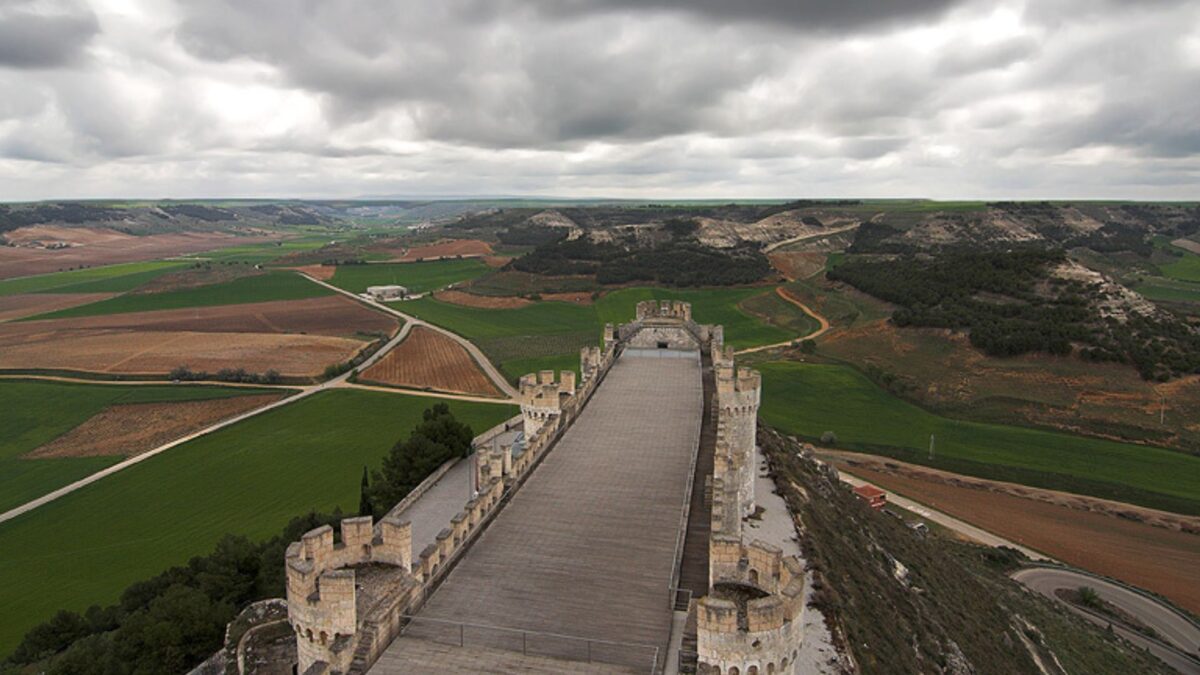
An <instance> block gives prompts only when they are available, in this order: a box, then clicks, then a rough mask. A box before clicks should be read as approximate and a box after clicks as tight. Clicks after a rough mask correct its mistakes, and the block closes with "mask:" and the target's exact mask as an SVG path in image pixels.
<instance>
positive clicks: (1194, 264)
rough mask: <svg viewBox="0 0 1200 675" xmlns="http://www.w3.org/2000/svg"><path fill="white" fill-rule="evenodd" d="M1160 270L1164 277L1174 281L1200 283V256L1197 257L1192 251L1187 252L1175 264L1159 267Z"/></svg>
mask: <svg viewBox="0 0 1200 675" xmlns="http://www.w3.org/2000/svg"><path fill="white" fill-rule="evenodd" d="M1175 250H1183V249H1175ZM1158 268H1159V269H1160V270H1162V273H1163V274H1164V275H1166V276H1168V277H1170V278H1172V279H1179V280H1181V281H1191V282H1200V255H1196V254H1195V253H1192V252H1191V251H1188V252H1185V253H1184V254H1183V257H1182V258H1179V259H1178V260H1176V261H1175V262H1172V263H1167V264H1165V265H1159V266H1158Z"/></svg>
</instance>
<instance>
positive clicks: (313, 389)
mask: <svg viewBox="0 0 1200 675" xmlns="http://www.w3.org/2000/svg"><path fill="white" fill-rule="evenodd" d="M306 278H311V277H306ZM313 281H316V280H315V279H314V280H313ZM317 283H322V282H317ZM331 288H334V289H335V290H338V291H339V292H343V291H341V290H340V289H337V288H336V287H331ZM355 299H357V300H359V301H360V302H361V301H362V299H361V298H357V297H356V298H355ZM383 309H385V310H387V311H388V312H390V313H392V314H395V315H397V316H400V317H402V318H404V319H405V321H406V322H405V324H404V327H403V328H401V329H400V330H399V331H398V332H397V333H396V335H395V337H393V338H392V339H391V340H389V341H388V342H387V343H386V344H385V345H384V346H383V347H381V348H380V349H379V350H378V351H376V352H375V353H374V354H372V355H371V357H370V358H368V359H367V360H365V361H363V362H362V363H361V364H359V365H358V366H357V367H355V368H353V369H351V370H349V371H347V372H345V373H343V374H342V375H339V376H338V377H336V378H333V379H331V380H329V381H327V382H323V383H321V384H316V385H311V386H307V387H289V388H290V389H292V391H294V392H295V393H294V394H293V395H292V396H288V397H287V398H284V399H281V400H279V401H276V402H274V403H271V404H268V405H265V406H263V407H261V408H255V409H254V410H250V411H247V412H245V413H242V414H241V415H238V416H236V417H232V418H229V419H227V420H224V421H222V422H218V423H217V424H214V425H211V426H208V427H205V428H204V429H200V430H197V431H195V432H193V433H191V434H188V435H187V436H184V437H183V438H179V439H176V440H174V441H171V442H170V443H166V444H164V445H160V446H159V447H157V448H154V449H153V450H148V451H147V452H145V453H142V454H140V455H137V456H136V457H130V458H129V459H126V460H124V461H122V462H118V463H117V464H114V465H112V466H109V467H107V468H104V469H101V470H100V471H97V472H96V473H93V474H91V475H89V476H86V477H84V478H81V479H79V480H77V481H75V482H74V483H71V484H70V485H66V486H64V487H61V488H59V489H57V490H54V491H53V492H50V493H47V494H45V495H42V496H41V497H38V498H37V499H34V500H32V501H29V502H26V503H25V504H22V505H21V506H18V507H16V508H13V509H10V510H8V511H5V512H4V513H0V523H3V522H4V521H6V520H11V519H13V518H16V517H17V516H19V515H21V514H23V513H27V512H29V511H32V510H34V509H36V508H38V507H39V506H42V505H44V504H47V503H49V502H52V501H54V500H56V499H58V498H60V497H62V496H64V495H68V494H70V493H72V492H74V491H76V490H78V489H80V488H83V487H86V486H87V485H90V484H92V483H94V482H96V481H98V480H101V479H103V478H105V477H107V476H109V475H112V474H114V473H116V472H118V471H120V470H122V469H125V468H128V467H130V466H133V465H134V464H137V463H138V462H142V461H145V460H147V459H149V458H151V457H153V456H155V455H158V454H160V453H162V452H166V451H167V450H170V449H171V448H174V447H175V446H177V445H181V444H183V443H185V442H187V441H190V440H193V439H196V438H199V437H201V436H206V435H208V434H211V433H213V432H214V431H218V430H220V429H223V428H225V427H227V426H231V425H233V424H236V423H238V422H241V421H243V420H247V419H249V418H251V417H254V416H256V415H259V414H261V413H264V412H267V411H269V410H274V409H275V408H279V407H282V406H285V405H288V404H289V403H294V402H296V401H299V400H302V399H304V398H306V397H308V396H311V395H313V394H315V393H317V392H319V391H325V390H327V389H335V388H347V389H364V390H369V391H379V392H386V393H390V394H400V395H405V396H424V397H430V398H443V399H453V400H459V401H472V402H478V403H504V402H505V401H503V400H502V399H495V398H485V397H482V396H466V395H458V394H444V393H435V392H421V391H412V390H407V389H397V388H392V387H373V386H369V385H360V384H352V383H349V382H347V380H349V378H350V376H351V375H354V374H355V373H358V372H360V371H362V370H365V369H367V368H368V367H370V366H371V365H373V364H374V363H375V362H376V361H377V360H378V359H380V358H382V357H383V355H384V354H386V353H387V352H388V351H390V350H391V349H392V348H393V347H395V346H396V345H398V344H400V342H402V341H403V340H404V338H405V337H407V336H408V332H409V331H410V330H412V326H413V325H416V324H420V325H426V326H429V324H426V323H424V322H423V321H420V320H414V319H412V318H410V317H407V316H405V315H404V314H402V313H400V312H397V311H395V310H393V309H391V308H389V307H383ZM430 328H432V329H434V330H438V331H441V332H444V333H446V334H448V335H450V336H452V337H454V338H455V340H456V341H458V342H459V343H461V344H464V346H465V347H467V350H468V351H471V350H472V348H473V347H474V345H472V344H471V343H470V342H468V341H465V340H463V339H461V338H459V337H458V336H455V335H454V334H453V333H450V332H449V331H444V330H443V329H441V328H439V327H437V326H430ZM476 358H478V357H476ZM482 362H483V363H487V361H486V360H483V361H482ZM488 365H489V366H490V364H488ZM0 377H4V376H0ZM13 377H14V378H15V377H23V378H24V379H51V380H61V381H64V382H84V383H88V384H95V383H96V382H95V381H93V380H84V379H74V378H62V377H53V376H45V377H40V378H36V377H35V378H30V377H29V376H13ZM492 380H493V381H496V377H492ZM104 384H122V385H130V386H138V385H141V386H145V385H161V384H162V382H155V381H142V382H120V383H116V382H105V383H104ZM504 384H505V385H507V384H508V383H507V382H504ZM244 386H256V387H258V388H261V385H244ZM506 391H507V392H510V393H509V396H510V397H513V398H515V393H516V392H515V391H514V390H512V388H511V387H508V388H507V390H506Z"/></svg>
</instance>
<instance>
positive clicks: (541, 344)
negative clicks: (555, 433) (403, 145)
mask: <svg viewBox="0 0 1200 675" xmlns="http://www.w3.org/2000/svg"><path fill="white" fill-rule="evenodd" d="M773 293H774V289H773V288H769V287H754V288H718V289H703V290H691V289H688V290H683V289H665V288H626V289H622V290H619V291H613V292H611V293H608V294H606V295H605V296H604V297H602V298H601V299H600V300H598V301H597V302H596V303H595V304H594V305H576V304H571V303H566V302H539V303H535V304H533V305H528V306H526V307H521V308H518V309H477V308H473V307H464V306H462V305H453V304H450V303H445V302H439V301H437V300H433V299H432V298H422V299H420V300H414V301H409V302H404V303H398V304H396V305H395V306H396V307H398V308H399V309H401V310H402V311H405V312H408V313H411V314H414V315H416V316H419V317H421V318H422V319H425V320H426V321H429V322H431V323H434V324H437V325H439V326H444V327H446V328H449V329H450V330H452V331H454V332H456V333H459V334H460V335H463V336H465V337H467V338H469V339H471V340H472V341H474V342H475V343H476V344H478V345H479V346H480V348H481V349H483V350H484V351H485V352H487V353H488V355H489V356H490V357H491V358H493V359H494V360H495V361H497V362H498V366H499V367H500V368H501V369H502V370H503V371H504V373H505V374H506V375H508V376H509V377H512V378H515V377H519V376H520V375H521V374H523V373H526V372H530V371H531V370H536V369H538V368H542V367H545V368H556V369H563V368H575V367H578V360H579V347H580V346H582V345H584V344H595V343H596V342H597V341H598V340H599V339H600V334H601V331H602V330H603V327H604V324H605V323H613V324H618V323H626V322H629V321H631V320H632V319H633V316H634V310H635V307H636V305H637V303H638V302H639V301H642V300H652V299H658V300H666V299H678V300H686V301H688V302H691V303H692V315H693V317H694V318H695V319H696V321H698V322H700V323H712V324H722V325H724V326H725V336H726V340H727V342H728V344H731V345H733V346H734V347H735V348H738V349H741V348H744V347H752V346H756V345H764V344H772V343H776V342H782V341H785V340H788V339H791V338H793V337H796V335H797V333H796V332H795V331H793V330H788V329H787V328H783V327H781V326H791V327H793V328H795V327H797V326H801V325H804V326H808V325H810V324H809V323H807V322H808V318H807V315H805V314H804V313H803V312H801V311H800V310H799V309H798V308H795V307H793V306H792V305H790V304H788V303H783V302H780V303H778V304H776V303H774V302H773V301H771V300H769V299H766V300H765V301H764V300H761V299H759V298H760V296H764V295H767V294H773ZM739 303H752V305H751V306H752V307H753V308H756V309H762V308H768V309H769V310H770V312H769V314H770V316H772V320H773V321H775V322H776V323H778V324H779V325H770V324H768V323H765V322H764V321H763V320H761V319H759V318H757V317H755V316H753V315H752V314H750V313H747V312H746V311H745V310H743V309H742V308H741V307H739ZM805 332H807V331H805Z"/></svg>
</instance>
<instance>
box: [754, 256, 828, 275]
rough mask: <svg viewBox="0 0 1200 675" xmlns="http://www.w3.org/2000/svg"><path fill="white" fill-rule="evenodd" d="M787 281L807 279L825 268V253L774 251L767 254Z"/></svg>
mask: <svg viewBox="0 0 1200 675" xmlns="http://www.w3.org/2000/svg"><path fill="white" fill-rule="evenodd" d="M767 258H768V259H769V260H770V261H771V266H772V267H774V268H775V269H776V270H777V271H778V272H779V273H780V274H782V275H783V277H784V278H785V279H787V280H788V281H795V280H796V279H807V278H809V277H811V276H813V275H815V274H817V273H819V272H820V271H821V270H823V269H825V254H824V253H811V252H807V251H775V252H774V253H771V254H770V255H768V256H767Z"/></svg>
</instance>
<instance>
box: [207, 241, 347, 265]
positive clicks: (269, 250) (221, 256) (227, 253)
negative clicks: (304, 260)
mask: <svg viewBox="0 0 1200 675" xmlns="http://www.w3.org/2000/svg"><path fill="white" fill-rule="evenodd" d="M329 241H330V238H329V237H327V236H326V237H303V238H301V239H293V240H290V241H281V242H273V241H271V242H262V243H258V244H244V245H241V246H230V247H229V248H222V249H218V250H216V251H208V252H206V253H197V254H195V255H191V256H188V257H189V258H193V259H196V260H212V261H214V262H221V263H246V264H263V263H269V262H271V261H273V260H275V259H277V258H280V257H283V256H285V255H288V254H289V253H303V252H306V251H312V250H315V249H318V248H321V247H322V246H324V245H325V244H328V243H329Z"/></svg>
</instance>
